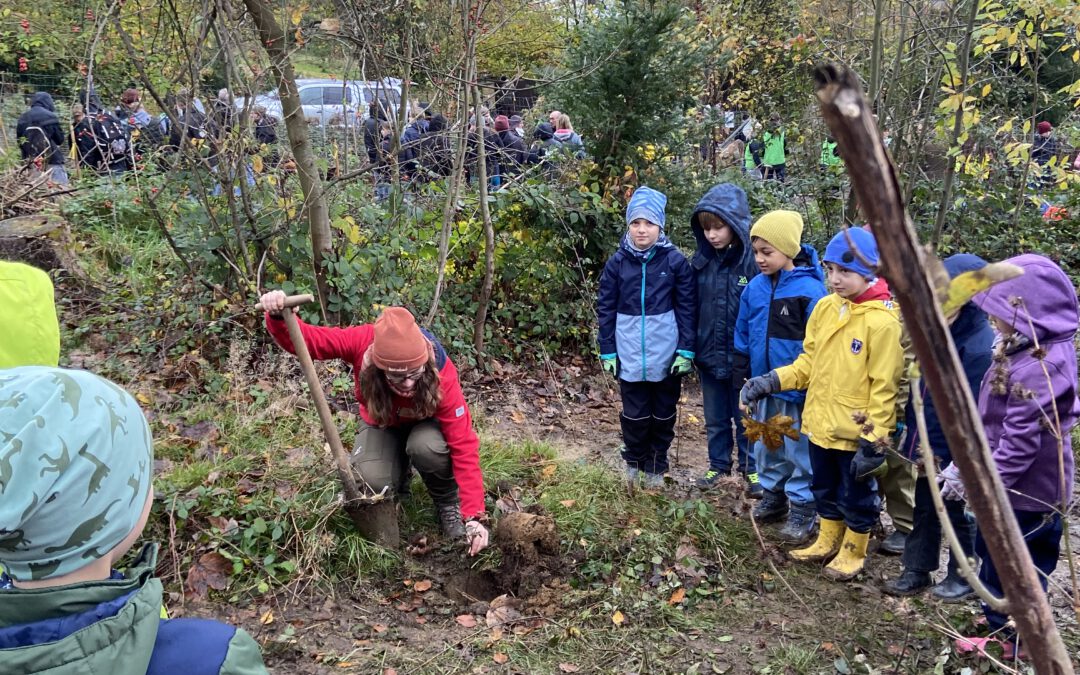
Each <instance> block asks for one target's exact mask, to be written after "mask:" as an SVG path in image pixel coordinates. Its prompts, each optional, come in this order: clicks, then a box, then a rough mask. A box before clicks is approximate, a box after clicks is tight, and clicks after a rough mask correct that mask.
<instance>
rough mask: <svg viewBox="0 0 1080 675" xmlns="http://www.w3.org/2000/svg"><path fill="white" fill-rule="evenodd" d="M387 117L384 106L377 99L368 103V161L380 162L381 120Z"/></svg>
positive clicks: (365, 131) (366, 144)
mask: <svg viewBox="0 0 1080 675" xmlns="http://www.w3.org/2000/svg"><path fill="white" fill-rule="evenodd" d="M385 119H386V114H385V113H384V112H383V109H382V106H380V105H379V103H378V102H377V101H372V102H371V103H370V104H369V105H368V116H367V119H366V120H364V149H365V150H367V156H368V161H369V162H371V163H372V164H378V163H379V146H380V145H382V134H381V133H380V131H379V122H382V121H383V120H385Z"/></svg>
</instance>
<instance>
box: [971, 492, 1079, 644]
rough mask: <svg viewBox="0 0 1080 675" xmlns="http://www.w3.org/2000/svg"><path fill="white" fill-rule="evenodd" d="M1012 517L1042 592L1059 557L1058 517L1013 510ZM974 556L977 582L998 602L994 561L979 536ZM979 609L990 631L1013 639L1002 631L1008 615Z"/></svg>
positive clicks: (997, 583) (1059, 522)
mask: <svg viewBox="0 0 1080 675" xmlns="http://www.w3.org/2000/svg"><path fill="white" fill-rule="evenodd" d="M1013 513H1014V514H1016V521H1017V523H1019V524H1020V532H1021V534H1023V535H1024V543H1025V544H1027V549H1028V553H1030V554H1031V561H1032V562H1033V563H1035V569H1037V570H1038V572H1039V583H1041V584H1042V587H1043V590H1044V591H1045V590H1046V578H1047V577H1048V576H1050V573H1051V572H1053V571H1054V568H1055V567H1057V563H1058V555H1060V553H1061V533H1062V531H1063V529H1064V528H1063V526H1062V522H1061V514H1058V513H1053V512H1051V513H1042V512H1039V511H1018V510H1016V509H1013ZM975 553H976V554H977V555H978V556H979V557H980V558H982V567H981V568H980V569H979V581H981V582H983V585H984V586H986V588H987V590H989V591H990V592H991V593H993V594H994V595H996V596H998V597H999V598H1000V597H1002V596H1003V595H1004V593H1003V592H1002V590H1001V577H999V576H998V573H997V570H996V569H994V561H993V560H991V559H990V552H989V549H987V548H986V542H985V541H983V538H982V533H981V532H980V533H978V534H977V535H976V536H975ZM982 609H983V613H984V614H985V615H986V623H987V624H988V625H989V627H990V630H991V631H994V632H997V631H1001V635H1000V637H1001V638H1002V639H1012V640H1014V639H1015V638H1016V636H1015V634H1013V633H1012V632H1010V629H1005V630H1002V629H1004V628H1005V624H1007V623H1008V621H1009V617H1008V615H1006V614H1001V613H1000V612H995V611H994V610H992V609H990V608H989V607H988V606H987V605H986V604H985V603H983V606H982Z"/></svg>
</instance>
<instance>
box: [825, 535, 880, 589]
mask: <svg viewBox="0 0 1080 675" xmlns="http://www.w3.org/2000/svg"><path fill="white" fill-rule="evenodd" d="M869 541H870V533H869V532H864V533H863V534H859V533H858V532H852V531H851V530H848V531H847V532H846V533H845V534H844V543H843V544H841V546H840V552H839V553H838V554H836V557H835V558H833V560H832V562H831V563H829V564H828V565H827V566H826V567H825V576H827V577H829V578H830V579H835V580H836V581H850V580H852V579H854V578H855V577H856V576H858V574H859V572H862V571H863V566H865V565H866V544H867V543H868V542H869Z"/></svg>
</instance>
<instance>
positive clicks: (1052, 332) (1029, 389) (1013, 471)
mask: <svg viewBox="0 0 1080 675" xmlns="http://www.w3.org/2000/svg"><path fill="white" fill-rule="evenodd" d="M1006 262H1010V263H1012V264H1014V265H1017V266H1019V267H1020V268H1022V269H1023V270H1024V274H1023V275H1021V276H1019V277H1016V278H1014V279H1010V280H1009V281H1005V282H1002V283H999V284H997V285H995V286H992V287H991V288H990V289H988V290H986V291H984V292H982V293H979V294H978V295H976V296H975V298H974V301H975V303H976V304H977V305H978V306H979V308H980V309H982V310H983V311H984V312H986V313H987V314H988V315H989V316H990V322H991V323H992V324H993V326H994V329H995V331H996V332H997V333H998V336H997V339H996V340H995V345H994V356H993V363H992V365H991V366H990V370H989V371H987V373H986V375H985V376H984V377H983V381H982V386H981V387H980V389H979V413H980V415H981V416H982V422H983V426H984V427H985V429H986V439H987V441H988V442H989V444H990V451H991V452H992V453H993V455H994V463H995V464H996V465H997V468H998V472H999V473H1000V475H1001V481H1002V482H1003V483H1004V484H1005V491H1006V493H1007V494H1008V496H1009V501H1010V502H1011V504H1012V508H1013V512H1014V513H1015V514H1016V520H1017V522H1018V523H1019V524H1020V531H1021V532H1022V533H1023V535H1024V541H1025V543H1026V544H1027V548H1028V551H1029V552H1030V553H1031V559H1032V561H1033V562H1034V563H1035V566H1036V567H1037V568H1038V570H1039V580H1040V581H1041V582H1042V586H1043V589H1044V590H1045V589H1046V578H1047V577H1048V576H1050V573H1051V572H1053V571H1054V568H1055V567H1057V563H1058V555H1059V553H1060V549H1061V535H1062V514H1063V513H1064V512H1065V510H1066V509H1067V508H1068V505H1069V502H1070V501H1071V500H1072V492H1073V454H1072V442H1071V440H1070V435H1069V432H1070V431H1071V430H1072V427H1073V425H1074V424H1075V423H1076V420H1077V417H1078V416H1080V402H1078V401H1077V389H1078V386H1077V364H1076V348H1075V347H1074V345H1073V338H1074V337H1075V335H1076V329H1077V321H1078V318H1080V311H1078V307H1077V300H1076V291H1075V289H1074V288H1073V285H1072V282H1071V281H1070V280H1069V277H1068V276H1066V275H1065V272H1063V271H1062V269H1061V268H1060V267H1058V266H1057V265H1056V264H1054V263H1053V262H1052V261H1050V260H1048V259H1047V258H1044V257H1042V256H1040V255H1034V254H1027V255H1021V256H1017V257H1015V258H1010V259H1009V260H1008V261H1006ZM1043 366H1045V367H1046V371H1047V372H1048V373H1049V380H1048V379H1047V376H1046V373H1044V371H1043ZM1055 407H1056V413H1057V418H1058V419H1059V420H1060V423H1061V429H1060V434H1061V435H1060V440H1059V437H1058V435H1057V430H1055V429H1053V428H1052V426H1053V425H1054V419H1055ZM1062 473H1064V475H1062ZM939 480H940V481H941V482H942V484H943V485H942V496H943V497H944V498H945V499H963V498H964V488H963V484H962V483H961V482H960V480H959V472H958V469H957V467H956V464H951V465H949V467H948V468H946V469H945V470H944V471H943V472H942V473H941V475H940V476H939ZM975 553H976V554H977V555H978V556H979V557H980V558H982V569H981V570H980V571H979V579H980V580H981V581H982V582H983V584H984V585H985V586H986V587H987V589H989V590H990V591H991V592H992V593H994V594H995V595H997V596H999V597H1000V596H1001V595H1002V591H1001V580H1000V578H999V577H998V573H997V570H996V569H995V568H994V562H993V561H992V560H991V559H990V555H989V552H988V550H987V548H986V543H985V541H984V540H983V538H982V536H981V534H979V535H977V536H976V539H975ZM983 612H984V613H985V614H986V619H987V623H988V624H989V627H990V630H991V631H993V633H994V634H996V635H997V636H998V637H999V638H1001V639H1003V641H1004V642H1005V643H1006V644H1005V656H1006V658H1012V657H1013V656H1014V655H1016V654H1017V652H1018V649H1017V647H1018V645H1017V637H1016V635H1015V632H1014V631H1013V629H1012V628H1011V627H1008V626H1007V623H1008V620H1009V617H1008V616H1006V615H1004V614H1001V613H999V612H996V611H994V610H992V609H990V608H989V607H988V606H986V605H985V604H984V605H983ZM964 639H965V640H966V641H967V642H969V643H971V645H973V646H978V647H983V646H984V645H985V642H986V639H985V638H983V639H980V638H964ZM969 648H970V647H969Z"/></svg>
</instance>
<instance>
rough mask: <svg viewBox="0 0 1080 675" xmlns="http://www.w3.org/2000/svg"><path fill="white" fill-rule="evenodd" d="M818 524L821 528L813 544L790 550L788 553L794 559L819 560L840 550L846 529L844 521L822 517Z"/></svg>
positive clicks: (801, 560)
mask: <svg viewBox="0 0 1080 675" xmlns="http://www.w3.org/2000/svg"><path fill="white" fill-rule="evenodd" d="M818 526H819V528H820V529H819V530H818V535H817V539H815V540H814V543H813V544H810V545H809V546H807V547H805V548H797V549H795V550H793V551H788V555H789V556H791V559H792V560H798V561H800V562H818V561H821V560H826V559H828V558H831V557H832V556H834V555H836V552H837V551H838V550H840V540H841V539H842V538H843V536H844V529H845V528H844V521H842V520H828V519H826V518H822V519H821V520H820V521H819V523H818Z"/></svg>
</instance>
